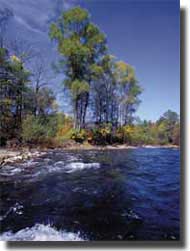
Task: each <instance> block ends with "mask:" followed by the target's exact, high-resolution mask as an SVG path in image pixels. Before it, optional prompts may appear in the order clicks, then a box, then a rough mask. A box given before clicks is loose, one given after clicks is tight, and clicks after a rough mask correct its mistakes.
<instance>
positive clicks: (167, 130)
mask: <svg viewBox="0 0 190 251" xmlns="http://www.w3.org/2000/svg"><path fill="white" fill-rule="evenodd" d="M177 124H179V115H178V114H177V113H176V112H173V111H171V110H168V111H166V112H165V113H164V114H163V115H162V116H161V117H160V119H159V120H158V121H157V125H158V127H159V128H162V130H163V132H164V134H165V138H166V140H167V142H169V143H173V131H174V129H175V127H176V125H177Z"/></svg>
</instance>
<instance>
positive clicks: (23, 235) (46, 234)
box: [0, 224, 85, 241]
mask: <svg viewBox="0 0 190 251" xmlns="http://www.w3.org/2000/svg"><path fill="white" fill-rule="evenodd" d="M0 241H85V240H84V239H82V238H81V237H80V236H79V233H77V234H75V233H72V232H66V231H57V230H56V229H55V228H53V227H51V226H50V225H43V224H36V225H34V226H33V227H31V228H28V227H27V228H24V229H22V230H20V231H18V232H16V233H12V232H10V231H9V232H5V233H3V234H1V235H0Z"/></svg>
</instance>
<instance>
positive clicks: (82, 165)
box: [65, 162, 100, 173]
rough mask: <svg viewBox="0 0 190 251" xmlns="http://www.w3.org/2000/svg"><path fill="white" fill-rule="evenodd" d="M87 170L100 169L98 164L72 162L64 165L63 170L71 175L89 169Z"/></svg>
mask: <svg viewBox="0 0 190 251" xmlns="http://www.w3.org/2000/svg"><path fill="white" fill-rule="evenodd" d="M89 168H95V169H97V168H100V163H83V162H72V163H70V164H68V165H66V167H65V169H66V172H67V173H72V172H75V171H78V170H83V169H89Z"/></svg>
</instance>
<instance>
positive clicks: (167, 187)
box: [0, 148, 180, 241]
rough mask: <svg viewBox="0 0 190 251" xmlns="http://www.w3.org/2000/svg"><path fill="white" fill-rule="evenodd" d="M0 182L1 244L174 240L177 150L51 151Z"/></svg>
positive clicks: (7, 170)
mask: <svg viewBox="0 0 190 251" xmlns="http://www.w3.org/2000/svg"><path fill="white" fill-rule="evenodd" d="M0 182H1V207H0V239H1V240H8V241H13V240H16V241H23V240H33V241H35V240H38V241H39V240H42V241H47V240H48V241H83V240H84V241H90V240H179V238H180V236H179V232H180V231H179V224H180V221H179V220H180V219H179V214H180V212H179V205H180V152H179V149H172V148H137V149H119V150H104V151H100V150H98V151H97V150H78V151H74V150H67V151H66V150H49V151H48V152H47V153H46V154H45V155H43V156H41V157H37V158H35V159H32V160H27V161H25V162H23V163H15V164H11V165H6V166H4V167H3V168H2V169H1V170H0Z"/></svg>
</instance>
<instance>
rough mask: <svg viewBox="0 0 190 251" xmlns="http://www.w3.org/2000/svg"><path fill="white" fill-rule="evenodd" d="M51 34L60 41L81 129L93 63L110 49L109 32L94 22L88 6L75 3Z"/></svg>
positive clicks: (84, 116)
mask: <svg viewBox="0 0 190 251" xmlns="http://www.w3.org/2000/svg"><path fill="white" fill-rule="evenodd" d="M50 38H51V39H54V40H56V41H57V43H58V51H59V52H60V54H61V55H62V56H63V59H64V73H65V76H66V79H65V82H64V83H65V86H66V87H67V88H68V89H69V90H70V93H71V96H72V101H73V111H74V124H75V128H77V129H80V128H82V127H84V126H85V118H86V112H87V107H88V103H89V92H90V86H91V83H92V74H93V73H92V66H95V65H97V64H98V61H99V60H100V58H101V56H102V54H103V53H104V52H105V50H106V45H105V42H106V39H105V35H104V34H103V33H101V32H100V30H99V29H98V27H97V26H95V25H94V24H93V23H91V22H90V16H89V13H88V12H87V11H86V10H84V9H82V8H80V7H75V8H73V9H70V10H68V11H66V12H64V13H63V14H62V16H61V17H60V18H59V19H58V21H57V22H56V23H53V24H52V25H51V28H50Z"/></svg>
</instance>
